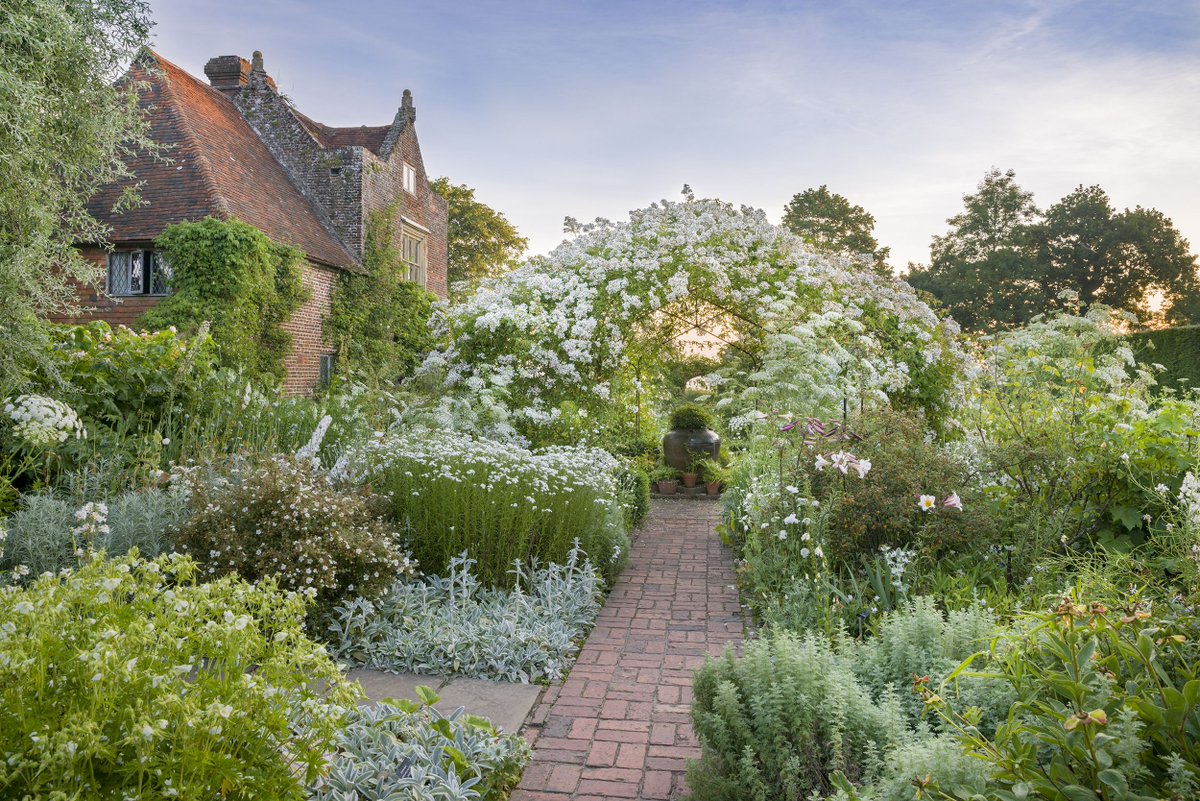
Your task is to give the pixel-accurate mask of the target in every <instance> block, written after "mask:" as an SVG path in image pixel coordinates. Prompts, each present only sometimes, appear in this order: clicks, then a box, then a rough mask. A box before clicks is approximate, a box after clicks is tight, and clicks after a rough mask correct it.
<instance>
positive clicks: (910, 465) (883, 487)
mask: <svg viewBox="0 0 1200 801" xmlns="http://www.w3.org/2000/svg"><path fill="white" fill-rule="evenodd" d="M853 430H854V432H855V433H856V434H858V435H860V436H862V437H863V442H861V443H854V445H853V450H854V451H855V452H856V453H858V454H860V455H862V456H863V457H864V458H869V459H870V460H871V472H870V473H869V474H868V476H867V477H866V480H863V481H845V482H841V477H840V476H839V475H837V474H836V473H834V472H832V471H830V472H828V473H827V474H826V475H824V476H823V477H822V478H823V479H824V480H826V481H829V480H832V481H839V482H841V483H843V485H844V486H843V492H842V493H841V495H840V496H839V498H838V504H837V509H836V511H835V512H834V514H833V517H832V519H831V520H830V523H829V525H830V537H829V552H830V555H831V556H832V557H833V558H834V559H835V560H837V561H839V562H841V563H842V564H843V565H847V566H853V567H858V565H859V563H860V562H861V561H862V560H863V558H873V557H874V556H875V554H877V553H878V552H879V549H880V547H881V546H884V545H887V546H889V547H891V548H913V549H915V550H916V551H917V552H918V554H919V555H921V556H923V557H925V558H926V559H927V560H929V561H937V560H938V559H940V558H941V557H943V556H945V555H947V554H954V553H959V552H961V551H962V550H963V549H964V548H967V547H972V548H978V547H979V546H982V545H986V544H987V543H990V542H992V541H994V538H995V534H994V533H990V532H989V527H991V526H992V523H991V520H990V518H989V517H988V514H987V511H988V510H987V509H985V508H984V507H983V505H982V503H977V502H976V497H975V496H973V495H972V494H971V493H968V491H967V489H968V485H969V478H970V467H969V466H968V465H967V464H966V463H965V462H964V461H962V460H961V459H959V458H956V457H955V456H953V455H952V454H951V453H950V452H949V451H948V450H947V449H946V448H945V447H944V445H943V444H942V443H940V442H937V441H931V440H929V439H927V437H926V427H925V423H924V422H923V421H922V420H921V419H920V418H919V417H917V416H915V415H914V414H912V413H911V412H901V411H896V410H893V409H890V408H886V407H884V408H879V409H874V410H871V411H869V412H867V413H865V414H863V415H862V416H860V417H859V418H858V419H856V420H855V421H854V422H853ZM806 466H807V465H806ZM952 492H954V493H958V494H959V495H960V496H963V510H962V511H954V510H938V511H937V512H935V513H932V514H930V513H927V512H923V511H921V509H920V508H919V507H918V506H917V503H916V500H915V499H916V497H917V496H920V495H934V496H936V497H937V498H938V499H939V500H940V499H941V498H944V497H946V496H948V495H949V494H950V493H952Z"/></svg>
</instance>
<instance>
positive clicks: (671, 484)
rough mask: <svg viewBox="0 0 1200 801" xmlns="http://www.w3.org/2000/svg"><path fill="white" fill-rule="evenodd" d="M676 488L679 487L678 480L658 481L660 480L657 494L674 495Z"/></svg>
mask: <svg viewBox="0 0 1200 801" xmlns="http://www.w3.org/2000/svg"><path fill="white" fill-rule="evenodd" d="M678 488H679V482H677V481H660V482H658V494H659V495H674V494H675V490H677V489H678Z"/></svg>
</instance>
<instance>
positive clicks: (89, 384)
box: [33, 321, 214, 431]
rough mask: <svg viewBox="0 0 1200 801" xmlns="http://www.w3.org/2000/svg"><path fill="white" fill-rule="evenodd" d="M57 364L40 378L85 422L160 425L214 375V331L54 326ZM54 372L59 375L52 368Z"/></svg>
mask: <svg viewBox="0 0 1200 801" xmlns="http://www.w3.org/2000/svg"><path fill="white" fill-rule="evenodd" d="M49 337H50V342H51V343H52V347H51V348H50V350H49V353H48V354H47V355H48V356H49V366H48V368H47V369H44V370H41V371H38V372H37V373H36V374H35V375H34V377H33V381H34V384H35V386H36V387H37V388H38V389H39V390H41V391H42V392H43V393H45V394H49V395H52V396H54V397H57V398H61V399H62V400H64V401H66V402H67V403H68V404H69V405H70V406H72V407H73V408H74V409H75V410H76V411H77V412H79V414H80V415H81V416H83V417H84V418H85V419H87V420H89V421H91V422H94V423H100V424H103V425H105V426H108V427H110V428H113V429H119V430H139V429H141V430H147V431H148V430H153V429H155V428H157V427H159V426H162V425H163V424H164V423H165V422H166V420H167V418H169V417H170V416H171V415H172V412H173V411H174V409H173V407H174V406H176V405H178V406H188V405H189V404H190V403H191V402H192V401H193V399H195V398H196V396H197V395H198V394H199V393H200V392H202V390H203V386H204V382H205V380H206V379H207V378H208V377H209V376H210V375H211V373H212V362H213V357H214V349H213V345H212V341H211V339H210V338H209V337H208V336H201V337H199V338H192V339H188V338H186V337H183V336H181V335H179V334H177V333H176V332H175V331H173V330H170V329H164V330H161V331H153V332H150V331H146V332H137V331H133V330H131V329H129V328H126V327H125V326H118V327H116V328H110V327H109V325H108V323H105V322H102V321H96V322H92V323H88V324H87V325H56V326H51V327H50V329H49ZM51 371H53V372H51Z"/></svg>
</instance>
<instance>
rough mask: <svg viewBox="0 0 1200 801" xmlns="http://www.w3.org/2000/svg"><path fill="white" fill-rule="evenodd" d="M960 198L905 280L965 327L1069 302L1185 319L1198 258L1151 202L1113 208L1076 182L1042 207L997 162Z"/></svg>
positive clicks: (1009, 320)
mask: <svg viewBox="0 0 1200 801" xmlns="http://www.w3.org/2000/svg"><path fill="white" fill-rule="evenodd" d="M963 206H964V210H963V211H962V212H960V213H959V214H956V215H955V216H953V217H951V218H950V219H949V220H947V222H948V223H949V224H950V231H948V232H947V233H946V234H944V235H943V236H935V237H934V238H933V242H932V244H931V245H930V256H931V259H930V263H929V265H927V266H920V265H918V266H914V267H913V268H912V269H911V272H910V274H909V277H908V280H909V283H911V284H912V285H913V286H914V287H916V288H917V289H922V290H925V291H927V292H929V293H930V294H932V295H933V296H934V297H936V298H937V299H938V300H940V301H941V302H942V303H943V304H944V305H945V306H946V308H947V309H948V310H949V311H950V313H951V314H952V315H953V316H954V318H955V319H956V320H958V322H959V324H960V325H962V326H963V327H964V328H967V329H970V330H977V331H984V330H990V329H993V328H1011V327H1015V326H1019V325H1023V324H1024V323H1027V322H1029V320H1031V319H1032V318H1033V317H1034V316H1036V315H1038V314H1042V313H1045V312H1048V311H1051V310H1054V309H1061V308H1065V307H1066V305H1068V304H1074V303H1076V302H1078V303H1082V304H1083V305H1085V306H1088V305H1091V304H1095V303H1100V304H1104V305H1107V306H1110V307H1112V308H1114V309H1117V310H1121V311H1127V312H1130V313H1133V314H1136V315H1138V316H1139V317H1141V318H1142V319H1146V318H1148V317H1151V316H1154V315H1155V314H1157V315H1158V316H1161V317H1165V318H1166V319H1172V320H1186V319H1187V318H1188V317H1189V315H1190V312H1189V311H1188V309H1190V308H1192V307H1193V306H1194V305H1195V303H1196V300H1195V298H1196V296H1197V279H1196V264H1195V257H1194V256H1192V255H1191V254H1190V253H1189V252H1188V251H1189V246H1188V243H1187V241H1186V240H1185V239H1183V237H1182V236H1181V235H1180V234H1179V231H1178V230H1176V228H1175V226H1174V224H1173V223H1172V222H1171V220H1170V219H1168V218H1167V217H1166V216H1165V215H1163V214H1162V213H1161V212H1159V211H1157V210H1155V209H1144V208H1142V207H1140V206H1139V207H1137V208H1134V209H1126V210H1124V211H1121V212H1117V211H1115V210H1114V209H1113V207H1112V204H1111V203H1110V201H1109V198H1108V195H1107V194H1106V193H1105V192H1104V190H1103V189H1101V188H1100V187H1099V186H1090V187H1084V186H1080V187H1078V188H1077V189H1076V190H1075V191H1074V192H1071V193H1070V194H1068V195H1067V196H1066V197H1064V198H1062V199H1061V200H1060V201H1058V202H1057V203H1055V204H1054V205H1052V206H1051V207H1050V208H1048V209H1046V210H1045V212H1042V211H1039V210H1038V208H1037V206H1036V205H1035V204H1034V202H1033V194H1032V193H1031V192H1028V191H1026V190H1024V189H1022V188H1021V187H1020V186H1019V185H1018V184H1017V182H1016V174H1015V173H1014V172H1013V171H1012V170H1008V171H1006V172H1001V171H1000V170H998V169H996V168H993V169H991V170H990V171H988V173H987V174H986V175H985V176H984V178H983V180H982V181H981V182H980V183H979V186H978V187H977V189H976V191H975V193H973V194H968V195H964V196H963ZM1155 296H1157V297H1158V298H1159V299H1160V300H1159V302H1160V303H1161V305H1162V308H1161V309H1159V310H1157V311H1156V310H1155V309H1152V308H1151V306H1150V302H1151V298H1152V297H1155Z"/></svg>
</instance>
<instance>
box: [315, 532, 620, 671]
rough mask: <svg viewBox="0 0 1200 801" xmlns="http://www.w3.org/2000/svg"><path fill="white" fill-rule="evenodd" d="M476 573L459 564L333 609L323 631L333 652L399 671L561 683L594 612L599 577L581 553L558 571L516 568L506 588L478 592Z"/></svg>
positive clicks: (572, 554) (553, 568) (454, 562)
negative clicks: (512, 584) (379, 594)
mask: <svg viewBox="0 0 1200 801" xmlns="http://www.w3.org/2000/svg"><path fill="white" fill-rule="evenodd" d="M473 567H474V562H473V561H472V560H471V559H468V558H466V557H465V556H463V557H459V558H456V559H453V560H451V562H450V565H449V569H448V570H447V571H446V573H445V574H444V575H443V576H440V577H439V576H425V577H423V578H422V579H420V580H401V581H398V582H396V583H395V584H394V585H393V586H392V588H391V590H390V591H389V592H388V593H387V594H386V595H384V596H383V597H382V598H380V599H378V600H376V601H369V600H366V599H357V600H354V601H351V602H349V603H346V604H343V605H341V606H339V607H338V608H337V609H335V610H334V613H333V615H332V618H331V620H330V623H329V629H328V632H329V639H330V641H331V642H332V643H333V647H334V651H335V654H336V655H337V656H338V657H339V658H343V659H349V660H353V661H355V662H359V663H363V664H365V665H367V666H368V667H374V668H378V669H380V670H388V671H393V672H397V673H425V674H432V675H452V674H455V675H464V676H474V677H479V678H488V679H500V680H503V681H517V682H522V683H528V682H546V681H557V680H558V679H560V678H561V677H562V676H563V674H564V672H565V671H566V669H567V668H568V667H569V666H570V663H571V662H572V660H573V658H574V655H575V654H576V652H577V651H578V647H579V643H580V642H582V640H583V638H584V635H585V634H586V633H587V630H588V629H589V628H590V627H591V625H592V623H593V622H594V621H595V619H596V615H597V614H598V613H599V611H600V597H601V591H602V588H603V580H602V579H601V576H600V573H599V571H598V570H596V568H595V567H593V566H592V564H591V563H590V562H588V561H587V560H586V559H585V558H584V557H583V554H582V553H581V552H580V551H579V549H577V548H576V549H573V550H571V552H570V553H569V554H568V555H567V557H566V559H565V560H564V562H563V564H549V565H545V566H543V567H538V566H536V565H534V566H533V567H532V568H530V567H528V566H523V565H521V564H517V565H514V566H513V573H514V586H513V588H512V589H511V590H499V589H488V588H486V587H484V586H482V585H481V584H480V582H479V580H478V579H477V578H476V577H475V576H474V574H473V573H472V568H473Z"/></svg>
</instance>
